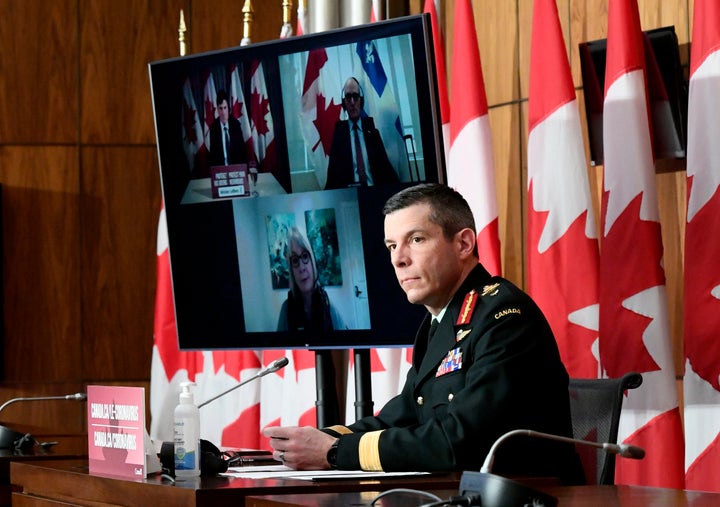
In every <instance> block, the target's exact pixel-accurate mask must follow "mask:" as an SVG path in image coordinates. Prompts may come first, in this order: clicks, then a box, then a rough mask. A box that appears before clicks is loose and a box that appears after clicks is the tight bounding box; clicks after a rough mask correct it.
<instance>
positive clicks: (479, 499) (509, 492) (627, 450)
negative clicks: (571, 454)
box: [460, 430, 645, 507]
mask: <svg viewBox="0 0 720 507" xmlns="http://www.w3.org/2000/svg"><path fill="white" fill-rule="evenodd" d="M518 435H523V436H528V437H533V438H544V439H547V440H555V441H557V442H566V443H572V444H581V445H589V446H591V447H595V448H598V449H602V450H604V451H605V452H608V453H611V454H617V455H618V456H621V457H623V458H631V459H642V458H644V457H645V450H644V449H643V448H642V447H637V446H634V445H629V444H611V443H603V442H591V441H589V440H580V439H576V438H568V437H562V436H560V435H552V434H550V433H542V432H540V431H533V430H512V431H508V432H507V433H505V434H504V435H502V436H501V437H500V438H498V439H497V440H495V443H493V445H492V447H490V451H489V452H488V454H487V456H486V458H485V462H484V463H483V465H482V468H481V469H480V472H463V474H462V477H461V478H460V495H461V496H466V497H468V498H470V499H471V500H470V502H471V503H470V504H469V505H482V506H483V507H515V506H517V507H522V506H525V505H533V506H537V507H540V506H544V507H555V506H556V505H557V503H558V500H557V498H555V497H554V496H552V495H548V494H547V493H543V492H542V491H538V490H535V489H533V488H530V487H528V486H526V485H524V484H521V483H519V482H516V481H513V480H511V479H507V478H505V477H501V476H499V475H495V474H492V473H490V471H491V469H492V465H493V461H494V460H495V452H496V451H497V449H498V447H499V446H500V445H501V444H502V443H503V442H505V441H506V440H507V439H509V438H512V437H515V436H518Z"/></svg>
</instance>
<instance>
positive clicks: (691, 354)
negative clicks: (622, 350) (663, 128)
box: [684, 179, 720, 391]
mask: <svg viewBox="0 0 720 507" xmlns="http://www.w3.org/2000/svg"><path fill="white" fill-rule="evenodd" d="M698 183H699V181H698ZM694 184H695V181H694V179H693V180H691V185H694ZM689 192H690V190H688V193H689ZM717 230H720V191H718V190H716V191H715V194H714V195H713V197H712V199H710V200H709V201H708V202H707V203H706V204H705V205H704V206H703V207H702V208H701V209H700V210H699V211H698V212H697V213H696V214H695V216H694V217H692V219H691V221H690V222H688V224H687V234H686V236H685V237H686V242H685V284H684V288H685V295H684V298H685V355H686V356H687V358H688V360H689V361H690V364H691V365H692V369H693V371H694V372H696V373H697V374H698V375H699V376H700V377H701V378H703V379H704V380H705V381H706V382H708V383H709V384H710V385H712V386H713V387H714V388H715V390H716V391H720V383H718V379H719V378H720V361H718V357H720V340H718V330H720V301H719V300H718V299H717V298H716V297H715V296H713V294H712V292H713V289H714V288H715V287H716V286H718V285H720V274H718V269H717V262H718V258H720V240H718V238H717V237H716V235H713V234H708V231H717Z"/></svg>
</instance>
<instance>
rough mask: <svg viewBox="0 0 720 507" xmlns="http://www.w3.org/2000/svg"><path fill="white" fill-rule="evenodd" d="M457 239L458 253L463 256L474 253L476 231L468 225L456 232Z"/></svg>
mask: <svg viewBox="0 0 720 507" xmlns="http://www.w3.org/2000/svg"><path fill="white" fill-rule="evenodd" d="M455 241H456V244H457V248H458V254H460V256H461V257H467V256H471V255H473V252H474V251H475V244H476V243H477V236H476V235H475V231H473V230H472V229H470V228H467V227H466V228H465V229H462V230H460V231H458V233H457V234H455Z"/></svg>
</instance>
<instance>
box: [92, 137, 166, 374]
mask: <svg viewBox="0 0 720 507" xmlns="http://www.w3.org/2000/svg"><path fill="white" fill-rule="evenodd" d="M81 156H82V160H81V164H82V167H83V172H82V181H81V194H82V196H83V197H82V201H81V210H82V211H81V224H82V227H81V230H82V233H81V252H82V258H83V264H82V300H83V301H85V304H84V306H83V322H82V330H83V332H82V335H83V342H84V343H83V350H82V358H83V363H84V364H85V375H86V376H87V377H89V378H94V379H102V380H111V379H142V378H147V376H148V374H149V371H150V352H151V351H152V329H153V315H154V301H155V273H156V269H155V267H156V259H157V257H156V238H157V220H158V215H159V210H160V182H159V176H158V167H157V151H156V149H155V148H154V147H87V148H83V150H82V152H81Z"/></svg>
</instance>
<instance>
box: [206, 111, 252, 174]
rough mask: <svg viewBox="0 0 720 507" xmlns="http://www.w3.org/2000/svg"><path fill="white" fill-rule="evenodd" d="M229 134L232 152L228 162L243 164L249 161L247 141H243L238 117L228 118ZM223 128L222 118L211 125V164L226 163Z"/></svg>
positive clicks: (229, 154)
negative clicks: (246, 147) (221, 124)
mask: <svg viewBox="0 0 720 507" xmlns="http://www.w3.org/2000/svg"><path fill="white" fill-rule="evenodd" d="M228 134H229V135H230V152H229V153H228V164H242V163H245V162H247V161H248V158H247V151H246V149H245V141H243V136H242V129H241V128H240V122H239V121H238V120H237V118H235V117H233V116H230V118H228ZM222 135H223V132H222V128H221V126H220V120H219V119H216V120H215V121H214V122H213V124H212V125H210V165H211V166H214V165H225V159H224V156H223V142H222Z"/></svg>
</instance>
